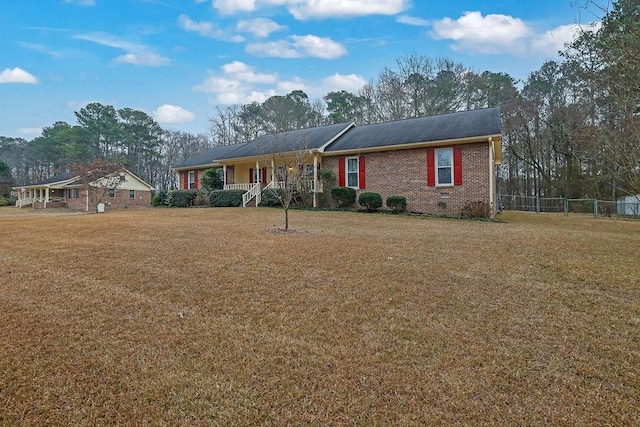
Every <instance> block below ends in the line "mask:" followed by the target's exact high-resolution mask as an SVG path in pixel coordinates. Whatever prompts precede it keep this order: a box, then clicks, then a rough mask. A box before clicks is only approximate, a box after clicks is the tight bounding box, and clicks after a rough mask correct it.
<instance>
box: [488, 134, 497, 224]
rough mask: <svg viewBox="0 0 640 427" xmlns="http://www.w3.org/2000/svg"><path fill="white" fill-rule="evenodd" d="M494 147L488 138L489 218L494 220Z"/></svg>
mask: <svg viewBox="0 0 640 427" xmlns="http://www.w3.org/2000/svg"><path fill="white" fill-rule="evenodd" d="M494 157H495V154H494V147H493V140H492V138H491V137H489V216H490V217H491V218H494V217H495V216H496V210H495V208H496V204H495V200H494V198H495V185H496V177H495V166H494V160H493V159H494Z"/></svg>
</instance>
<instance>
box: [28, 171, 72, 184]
mask: <svg viewBox="0 0 640 427" xmlns="http://www.w3.org/2000/svg"><path fill="white" fill-rule="evenodd" d="M74 176H75V174H74V173H72V172H65V173H61V174H59V175H54V176H51V177H49V178H47V179H43V180H42V181H38V182H34V183H33V184H27V186H33V185H47V184H53V183H55V182H60V181H66V180H68V179H71V178H73V177H74Z"/></svg>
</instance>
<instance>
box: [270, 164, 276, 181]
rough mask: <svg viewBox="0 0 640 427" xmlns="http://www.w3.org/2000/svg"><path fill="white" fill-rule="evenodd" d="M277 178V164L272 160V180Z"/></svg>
mask: <svg viewBox="0 0 640 427" xmlns="http://www.w3.org/2000/svg"><path fill="white" fill-rule="evenodd" d="M275 180H276V164H275V163H274V162H273V159H272V160H271V182H275Z"/></svg>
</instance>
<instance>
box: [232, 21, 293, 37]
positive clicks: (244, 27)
mask: <svg viewBox="0 0 640 427" xmlns="http://www.w3.org/2000/svg"><path fill="white" fill-rule="evenodd" d="M236 28H237V29H238V31H242V32H243V33H251V34H253V35H254V37H269V35H270V34H271V33H273V32H275V31H280V30H284V29H285V28H286V27H283V26H282V25H279V24H278V23H277V22H275V21H272V20H271V19H267V18H254V19H242V20H240V21H238V23H237V24H236Z"/></svg>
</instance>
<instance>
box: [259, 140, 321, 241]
mask: <svg viewBox="0 0 640 427" xmlns="http://www.w3.org/2000/svg"><path fill="white" fill-rule="evenodd" d="M293 134H294V133H291V132H278V133H275V134H273V135H268V136H266V137H264V139H263V143H262V147H261V151H262V152H263V153H264V154H262V156H261V157H262V163H264V164H267V165H270V167H271V169H272V171H273V173H274V175H275V180H273V181H272V183H270V184H269V186H267V187H266V188H265V190H266V191H268V192H269V193H270V194H272V195H273V196H274V197H275V198H276V199H277V200H278V202H280V205H281V206H282V209H283V210H284V231H289V208H290V207H291V204H292V202H293V201H294V200H295V198H296V196H297V195H298V194H300V193H303V192H309V191H315V188H313V186H312V181H311V180H312V179H313V175H312V174H313V171H309V170H308V169H307V168H306V165H307V164H308V161H309V155H310V154H309V149H308V143H307V138H306V137H305V136H302V137H301V138H299V137H298V138H296V137H294V136H292V135H293ZM295 135H299V132H296V133H295Z"/></svg>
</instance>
